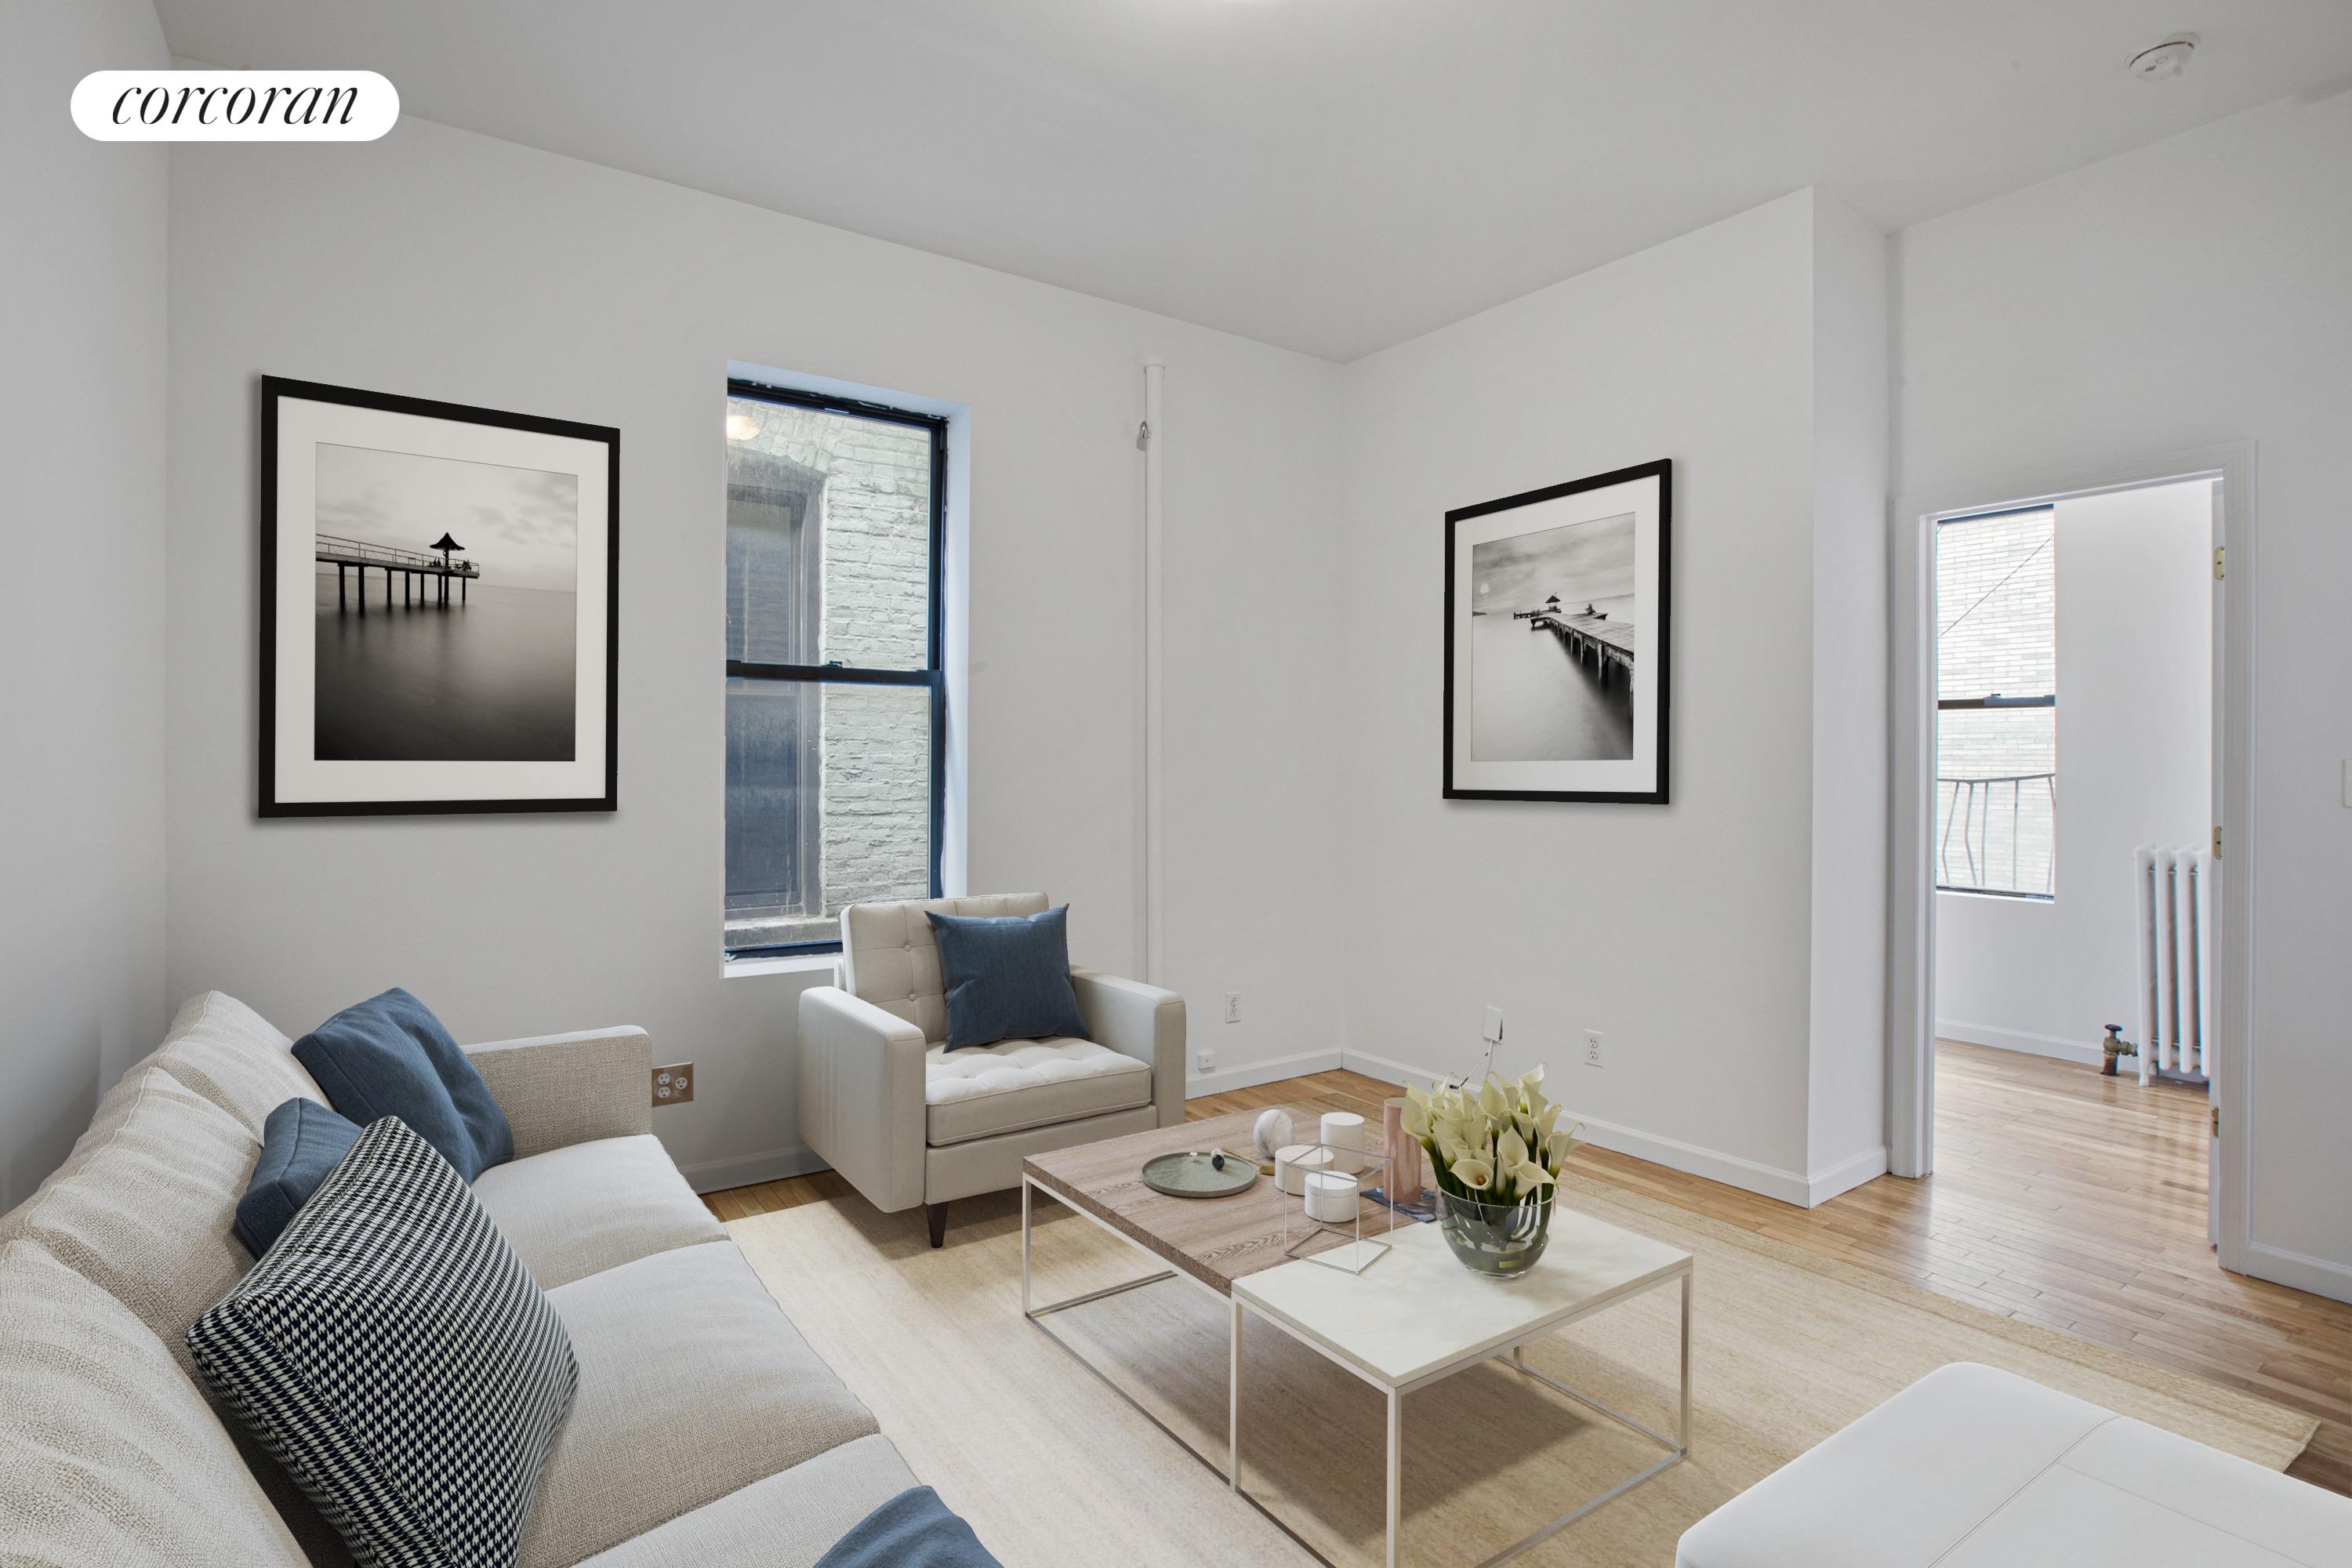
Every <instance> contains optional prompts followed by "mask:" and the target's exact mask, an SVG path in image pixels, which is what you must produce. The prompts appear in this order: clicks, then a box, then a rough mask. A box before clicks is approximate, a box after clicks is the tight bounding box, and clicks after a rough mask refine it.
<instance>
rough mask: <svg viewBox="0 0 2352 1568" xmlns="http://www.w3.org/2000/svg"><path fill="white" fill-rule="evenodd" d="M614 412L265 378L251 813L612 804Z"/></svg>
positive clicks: (616, 531)
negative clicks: (469, 402)
mask: <svg viewBox="0 0 2352 1568" xmlns="http://www.w3.org/2000/svg"><path fill="white" fill-rule="evenodd" d="M620 477H621V435H620V432H619V431H617V430H614V429H611V428H609V427H607V426H601V425H582V424H577V423H574V422H572V421H571V420H565V419H544V418H539V417H536V416H530V415H523V414H509V413H502V412H499V411H498V410H495V409H488V408H468V407H465V406H463V405H457V404H451V403H433V402H428V401H426V400H425V399H423V398H415V397H399V396H394V395H389V394H384V393H377V392H361V391H356V390H354V389H352V388H350V387H342V386H324V385H320V384H317V383H314V382H305V381H289V380H287V379H285V378H283V377H279V376H264V377H263V378H262V382H261V724H260V742H261V768H260V814H261V815H262V816H384V815H402V814H411V813H448V812H513V811H611V810H614V808H615V805H616V803H617V794H618V791H617V782H618V781H617V768H616V757H615V751H614V721H615V714H616V695H617V694H616V685H617V681H616V677H617V675H618V671H619V658H620V638H619V629H620V628H619V616H620V609H619V598H618V593H617V575H616V574H617V572H618V568H619V552H620V512H619V492H620Z"/></svg>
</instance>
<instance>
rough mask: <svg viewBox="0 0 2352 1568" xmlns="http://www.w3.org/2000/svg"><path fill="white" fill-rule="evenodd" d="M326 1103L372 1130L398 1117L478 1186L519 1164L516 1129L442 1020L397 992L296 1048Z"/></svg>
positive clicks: (343, 1016)
mask: <svg viewBox="0 0 2352 1568" xmlns="http://www.w3.org/2000/svg"><path fill="white" fill-rule="evenodd" d="M294 1059H295V1060H296V1061H299V1062H300V1063H301V1064H302V1065H303V1066H304V1067H306V1068H310V1076H311V1077H312V1078H314V1079H318V1080H319V1087H320V1089H325V1090H326V1091H327V1100H328V1101H329V1103H331V1104H332V1105H333V1106H334V1108H335V1109H336V1110H339V1111H341V1113H342V1114H343V1115H344V1116H345V1117H347V1118H348V1119H350V1120H351V1121H353V1122H356V1123H357V1124H359V1125H360V1126H362V1127H364V1126H367V1125H368V1124H370V1123H372V1122H375V1121H382V1120H383V1118H384V1117H387V1116H397V1117H399V1118H400V1119H401V1120H402V1121H405V1122H406V1123H408V1125H409V1126H410V1127H411V1128H412V1129H414V1130H415V1133H416V1135H417V1136H418V1137H420V1138H422V1139H424V1140H425V1142H427V1143H430V1144H432V1145H433V1147H434V1148H435V1149H436V1150H438V1151H439V1152H440V1154H441V1157H442V1158H443V1159H445V1160H446V1161H448V1162H449V1163H450V1164H451V1165H453V1166H455V1167H456V1168H457V1173H458V1174H459V1175H461V1176H463V1177H465V1178H466V1180H467V1181H469V1182H470V1181H472V1180H473V1179H474V1178H475V1177H476V1176H478V1175H480V1174H481V1173H483V1172H484V1171H487V1170H488V1169H489V1168H490V1167H491V1166H492V1165H503V1164H505V1163H507V1162H508V1161H509V1160H511V1159H513V1158H514V1130H513V1129H512V1128H510V1127H509V1126H508V1125H507V1116H506V1112H505V1111H503V1110H499V1102H498V1101H497V1100H493V1099H491V1098H490V1089H489V1085H488V1084H486V1083H484V1082H483V1081H482V1075H481V1074H480V1073H479V1072H478V1071H476V1070H475V1068H474V1064H473V1063H472V1062H470V1061H467V1059H466V1053H465V1052H464V1051H463V1050H461V1049H459V1048H458V1046H457V1041H456V1040H454V1039H452V1038H451V1037H450V1036H449V1031H448V1030H446V1029H445V1028H443V1027H442V1026H441V1020H440V1019H438V1018H436V1017H435V1016H433V1015H432V1014H431V1013H429V1012H427V1011H425V1004H424V1003H422V1002H419V1001H418V1000H417V999H416V998H415V997H414V996H411V995H410V994H408V993H407V992H405V991H403V990H402V989H400V987H398V986H397V985H395V986H394V987H393V988H392V989H391V990H389V991H387V992H385V993H384V994H383V995H381V996H376V997H371V998H370V999H369V1000H367V1001H365V1002H362V1003H361V1004H360V1005H358V1006H356V1007H346V1008H344V1009H343V1010H342V1011H341V1012H340V1013H338V1014H336V1015H335V1016H333V1017H331V1018H330V1019H328V1020H327V1021H326V1022H325V1023H323V1024H321V1025H320V1026H318V1027H317V1028H315V1029H313V1030H311V1031H310V1033H309V1034H307V1035H305V1036H303V1037H301V1038H300V1039H299V1040H297V1041H295V1042H294Z"/></svg>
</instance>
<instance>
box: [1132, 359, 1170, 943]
mask: <svg viewBox="0 0 2352 1568" xmlns="http://www.w3.org/2000/svg"><path fill="white" fill-rule="evenodd" d="M1166 369H1167V366H1166V365H1165V364H1164V363H1161V362H1160V360H1157V359H1149V360H1146V361H1144V362H1143V430H1142V437H1143V614H1142V623H1143V626H1142V630H1143V659H1142V664H1143V711H1142V719H1143V723H1142V731H1143V736H1142V753H1143V754H1142V759H1141V761H1142V768H1143V781H1142V783H1143V787H1142V791H1141V795H1142V801H1143V824H1142V826H1143V864H1142V868H1141V877H1140V879H1139V882H1140V892H1141V904H1142V910H1141V919H1140V921H1139V929H1140V931H1141V933H1142V938H1143V954H1142V958H1143V963H1142V970H1143V978H1144V980H1145V981H1146V982H1148V983H1150V984H1155V985H1156V984H1160V981H1161V980H1162V978H1163V977H1164V975H1165V973H1166V968H1165V964H1164V959H1165V956H1166V954H1165V946H1166V944H1165V938H1164V933H1163V931H1162V930H1161V926H1162V921H1161V918H1160V899H1161V896H1162V894H1163V892H1164V890H1165V889H1164V885H1163V883H1162V881H1161V873H1162V868H1163V863H1162V859H1161V846H1162V843H1163V840H1162V837H1161V832H1160V826H1161V816H1162V813H1161V803H1162V791H1161V787H1160V763H1161V756H1162V752H1161V741H1162V729H1163V725H1162V714H1161V673H1162V664H1161V639H1160V633H1161V614H1162V608H1163V599H1162V595H1161V592H1160V535H1161V531H1162V521H1163V514H1164V510H1165V507H1164V502H1163V500H1162V492H1161V489H1160V486H1161V482H1162V480H1161V476H1162V473H1163V471H1164V470H1163V464H1162V460H1161V453H1162V451H1163V449H1164V447H1165V437H1164V436H1163V434H1162V432H1163V426H1162V424H1161V421H1160V376H1161V374H1162V373H1163V372H1164V371H1165V370H1166Z"/></svg>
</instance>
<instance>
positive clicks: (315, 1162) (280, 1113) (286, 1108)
mask: <svg viewBox="0 0 2352 1568" xmlns="http://www.w3.org/2000/svg"><path fill="white" fill-rule="evenodd" d="M359 1135H360V1130H359V1129H358V1128H357V1127H355V1126H353V1125H352V1123H351V1122H350V1121H347V1120H345V1119H344V1118H342V1117H341V1116H338V1115H336V1114H335V1112H334V1111H333V1110H330V1109H328V1108H327V1107H326V1106H323V1105H321V1104H320V1103H319V1102H318V1101H317V1100H288V1101H287V1102H286V1103H285V1104H283V1105H281V1106H279V1107H278V1109H277V1110H273V1111H271V1112H270V1113H269V1120H268V1121H266V1122H264V1123H263V1124H262V1129H261V1157H260V1158H259V1160H258V1161H257V1162H256V1163H255V1164H254V1167H253V1176H252V1179H251V1180H249V1181H247V1183H246V1184H245V1196H243V1197H241V1198H239V1199H237V1200H236V1224H235V1229H236V1238H237V1240H239V1241H241V1242H243V1243H245V1249H246V1250H247V1252H250V1253H252V1254H253V1255H254V1256H255V1257H256V1258H258V1257H260V1256H261V1255H262V1254H263V1253H265V1252H267V1251H268V1250H269V1244H270V1243H272V1242H274V1241H276V1240H277V1239H278V1233H279V1232H281V1231H283V1230H284V1229H285V1228H286V1222H287V1221H289V1220H290V1219H292V1218H293V1217H294V1215H295V1212H296V1211H297V1210H299V1208H301V1206H302V1205H304V1204H306V1203H308V1202H310V1194H312V1193H315V1192H317V1191H318V1190H319V1184H320V1183H321V1182H323V1181H325V1180H326V1179H327V1173H328V1172H330V1171H331V1170H333V1169H334V1168H335V1163H336V1162H337V1161H339V1160H341V1158H342V1157H343V1156H344V1154H346V1153H347V1152H350V1150H351V1146H352V1142H354V1141H356V1140H357V1139H358V1137H359Z"/></svg>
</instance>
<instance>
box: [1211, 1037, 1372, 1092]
mask: <svg viewBox="0 0 2352 1568" xmlns="http://www.w3.org/2000/svg"><path fill="white" fill-rule="evenodd" d="M1341 1065H1342V1053H1341V1052H1340V1050H1339V1047H1336V1046H1334V1047H1332V1048H1330V1049H1329V1050H1327V1051H1297V1052H1295V1053H1293V1054H1292V1055H1290V1056H1286V1057H1276V1058H1274V1059H1273V1060H1272V1061H1265V1062H1244V1063H1241V1064H1240V1065H1238V1066H1235V1067H1229V1068H1217V1069H1215V1070H1214V1071H1213V1072H1196V1073H1192V1074H1191V1075H1189V1076H1188V1077H1187V1078H1186V1079H1184V1098H1185V1099H1187V1100H1197V1099H1198V1098H1200V1097H1201V1096H1202V1095H1204V1094H1222V1093H1223V1092H1224V1091H1225V1090H1227V1089H1255V1088H1256V1087H1257V1086H1258V1085H1260V1084H1262V1083H1273V1082H1275V1081H1276V1080H1277V1079H1286V1078H1305V1077H1306V1076H1307V1074H1308V1073H1313V1072H1336V1071H1338V1070H1339V1068H1340V1067H1341Z"/></svg>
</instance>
